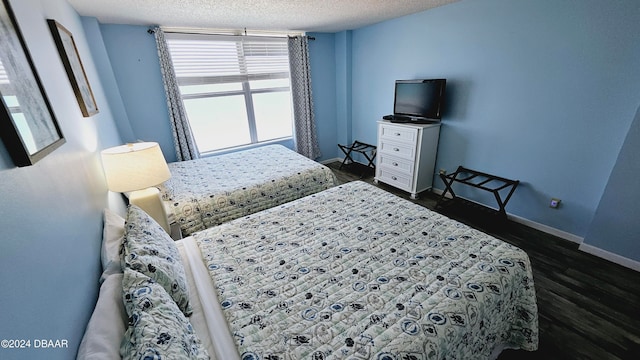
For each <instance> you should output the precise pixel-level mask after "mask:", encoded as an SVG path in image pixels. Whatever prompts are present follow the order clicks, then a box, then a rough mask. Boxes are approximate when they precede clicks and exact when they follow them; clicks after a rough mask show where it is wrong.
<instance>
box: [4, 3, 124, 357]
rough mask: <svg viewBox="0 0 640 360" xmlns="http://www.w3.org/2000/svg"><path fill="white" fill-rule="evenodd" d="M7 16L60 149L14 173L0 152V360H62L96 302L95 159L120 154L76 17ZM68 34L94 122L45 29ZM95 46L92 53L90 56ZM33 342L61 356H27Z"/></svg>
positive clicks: (98, 178)
mask: <svg viewBox="0 0 640 360" xmlns="http://www.w3.org/2000/svg"><path fill="white" fill-rule="evenodd" d="M11 5H12V8H13V10H14V12H15V14H16V17H17V19H18V23H19V26H20V28H21V30H22V34H23V35H24V38H25V40H26V43H27V46H28V47H29V50H30V52H31V57H32V60H33V62H34V64H35V67H36V69H37V71H38V74H39V76H40V79H41V80H42V84H43V86H44V88H45V91H46V94H47V96H48V98H49V101H50V102H51V105H52V108H53V111H54V113H55V115H56V118H57V120H58V122H59V124H60V127H61V129H62V132H63V134H64V136H65V138H66V143H65V144H64V145H63V146H62V147H60V148H59V149H57V150H55V151H54V152H53V153H51V154H50V155H48V156H47V157H45V158H44V159H43V160H41V161H39V162H38V163H36V164H35V165H33V166H29V167H24V168H16V167H15V166H14V165H13V163H12V162H11V159H10V157H9V155H8V152H7V149H6V148H5V147H4V145H3V144H2V143H1V142H0V228H1V229H2V231H1V235H0V339H25V340H27V339H30V340H31V341H32V343H31V344H32V348H30V349H13V350H12V349H0V358H2V359H44V358H46V359H72V358H75V354H76V350H77V348H78V346H79V344H80V339H81V337H82V334H83V332H84V328H85V326H86V324H87V322H88V320H89V316H90V314H91V312H92V311H93V307H94V305H95V301H96V297H97V294H98V277H99V274H100V271H99V268H100V243H101V239H102V209H103V208H105V207H107V206H108V205H113V206H115V207H118V206H120V208H122V206H123V204H122V201H121V200H120V199H118V198H115V199H111V198H109V197H108V196H107V189H106V185H105V180H104V175H103V173H102V166H101V163H100V157H99V151H100V150H101V149H103V148H105V147H109V146H114V145H118V144H120V142H121V140H120V135H119V134H118V132H117V129H116V126H115V124H114V121H113V115H112V113H111V111H110V108H109V105H108V102H107V100H106V97H105V93H104V91H103V87H102V83H101V81H100V77H99V76H98V73H97V71H96V66H95V64H94V62H93V59H92V56H91V53H90V51H89V46H88V43H90V42H91V43H93V42H96V41H97V42H101V39H100V38H99V37H98V38H93V37H89V36H86V35H85V33H84V31H83V24H82V22H81V19H80V17H79V16H78V14H77V13H76V12H75V11H74V10H73V9H72V8H71V6H69V5H68V4H67V2H66V1H64V0H20V1H17V0H13V1H11ZM48 18H52V19H55V20H57V21H58V22H59V23H61V24H62V25H64V26H65V27H66V28H67V29H69V30H70V31H71V33H72V34H73V37H74V39H75V42H76V46H77V48H78V51H79V53H80V58H81V59H82V62H83V64H84V68H85V71H86V73H87V76H88V79H89V82H90V84H91V87H92V89H93V92H94V95H95V98H96V102H97V105H98V108H99V109H100V112H99V113H98V114H96V115H94V116H92V117H89V118H84V117H82V114H81V113H80V109H79V107H78V102H77V101H76V98H75V96H74V93H73V90H72V89H71V85H70V83H69V79H68V78H67V74H66V72H65V70H64V67H63V66H62V62H61V61H60V57H59V54H58V51H57V49H56V47H55V45H54V43H53V39H52V37H51V33H50V31H49V28H48V26H47V23H46V19H48ZM97 45H99V44H96V46H97ZM34 339H51V340H67V341H68V346H69V347H68V348H63V349H35V348H34V347H33V346H34V343H33V340H34Z"/></svg>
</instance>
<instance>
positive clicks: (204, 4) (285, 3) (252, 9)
mask: <svg viewBox="0 0 640 360" xmlns="http://www.w3.org/2000/svg"><path fill="white" fill-rule="evenodd" d="M455 1H458V0H99V1H98V0H68V2H69V3H70V4H71V6H73V7H74V8H75V9H76V11H77V12H78V13H79V14H80V15H82V16H93V17H96V18H97V19H98V21H99V22H101V23H105V24H129V25H161V26H167V27H190V28H215V29H244V28H246V29H250V30H269V31H313V32H338V31H343V30H352V29H357V28H359V27H363V26H366V25H371V24H374V23H377V22H380V21H384V20H388V19H393V18H397V17H400V16H404V15H408V14H413V13H417V12H420V11H424V10H427V9H430V8H433V7H436V6H440V5H444V4H448V3H452V2H455Z"/></svg>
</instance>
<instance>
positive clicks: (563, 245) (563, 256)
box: [328, 162, 640, 360]
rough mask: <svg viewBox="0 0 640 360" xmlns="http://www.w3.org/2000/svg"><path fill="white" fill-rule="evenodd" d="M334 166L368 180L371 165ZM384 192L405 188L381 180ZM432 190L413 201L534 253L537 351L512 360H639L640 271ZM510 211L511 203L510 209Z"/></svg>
mask: <svg viewBox="0 0 640 360" xmlns="http://www.w3.org/2000/svg"><path fill="white" fill-rule="evenodd" d="M353 165H354V166H349V167H344V168H343V170H338V168H339V166H340V163H339V162H335V163H331V164H328V166H329V167H330V168H331V169H332V170H334V173H335V174H336V177H337V178H338V180H339V181H340V182H341V183H344V182H348V181H353V180H363V181H366V182H368V183H373V171H372V170H370V169H366V168H365V167H364V166H360V164H353ZM377 186H378V187H380V188H383V189H385V190H387V191H389V192H392V193H394V194H396V195H399V196H400V197H403V198H405V199H409V196H408V195H409V194H408V193H405V192H402V191H399V190H397V189H395V188H393V187H391V186H388V185H385V184H378V185H377ZM437 199H438V195H436V194H434V193H431V192H429V191H427V192H424V193H422V194H420V199H418V200H415V201H414V200H412V201H414V202H416V203H418V204H420V205H423V206H425V207H426V208H429V209H431V210H435V211H438V212H441V213H443V214H445V215H447V216H449V217H451V218H454V219H456V220H458V221H461V222H464V223H466V224H468V225H471V226H473V227H475V228H477V229H479V230H482V231H484V232H486V233H488V234H491V235H493V236H495V237H497V238H499V239H501V240H504V241H506V242H509V243H511V244H513V245H516V246H518V247H520V248H521V249H523V250H525V251H526V252H527V254H528V255H529V258H530V259H531V264H532V267H533V277H534V282H535V287H536V296H537V300H538V312H539V314H538V320H539V328H540V342H539V348H538V351H535V352H526V351H522V350H506V351H504V352H503V353H502V354H501V355H500V357H499V358H498V359H499V360H511V359H594V360H595V359H598V360H602V359H640V272H636V271H633V270H631V269H628V268H625V267H623V266H620V265H617V264H614V263H611V262H609V261H607V260H604V259H601V258H599V257H596V256H593V255H590V254H587V253H585V252H582V251H580V250H578V244H575V243H573V242H570V241H567V240H564V239H560V238H558V237H555V236H552V235H549V234H546V233H544V232H541V231H538V230H535V229H532V228H529V227H527V226H524V225H522V224H519V223H515V222H511V221H508V220H497V219H495V218H494V217H492V216H491V215H488V212H487V209H483V208H480V207H478V206H468V205H469V204H462V205H461V206H452V207H447V208H446V209H436V204H437ZM507 210H508V209H507Z"/></svg>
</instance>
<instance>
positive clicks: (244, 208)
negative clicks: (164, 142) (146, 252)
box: [160, 145, 335, 236]
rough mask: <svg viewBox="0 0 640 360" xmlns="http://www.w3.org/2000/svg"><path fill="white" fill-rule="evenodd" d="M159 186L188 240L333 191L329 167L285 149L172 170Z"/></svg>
mask: <svg viewBox="0 0 640 360" xmlns="http://www.w3.org/2000/svg"><path fill="white" fill-rule="evenodd" d="M169 169H170V170H171V179H169V180H168V181H166V182H165V183H164V184H162V185H161V186H160V191H161V193H162V198H163V200H165V201H168V202H169V204H170V208H171V209H172V210H173V214H174V216H175V219H176V221H177V222H178V223H179V224H180V227H181V229H182V234H183V235H185V236H186V235H189V234H191V233H193V232H195V231H199V230H203V229H206V228H209V227H212V226H215V225H219V224H222V223H224V222H227V221H229V220H232V219H236V218H239V217H241V216H244V215H248V214H252V213H254V212H257V211H260V210H264V209H268V208H270V207H274V206H277V205H280V204H284V203H285V202H288V201H291V200H295V199H299V198H301V197H304V196H307V195H310V194H313V193H316V192H318V191H322V190H325V189H328V188H330V187H332V186H334V185H335V176H334V174H333V172H331V170H330V169H329V168H327V167H326V166H324V165H322V164H320V163H317V162H315V161H313V160H310V159H308V158H306V157H304V156H302V155H300V154H298V153H296V152H294V151H292V150H289V149H287V148H286V147H284V146H281V145H269V146H263V147H260V148H255V149H250V150H246V151H240V152H236V153H230V154H224V155H219V156H214V157H208V158H201V159H197V160H191V161H181V162H175V163H170V164H169Z"/></svg>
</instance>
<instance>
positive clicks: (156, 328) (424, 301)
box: [78, 181, 538, 360]
mask: <svg viewBox="0 0 640 360" xmlns="http://www.w3.org/2000/svg"><path fill="white" fill-rule="evenodd" d="M108 215H109V216H108ZM118 249H119V250H118ZM102 251H103V252H102V254H101V257H102V264H103V275H102V277H101V280H102V284H101V287H100V296H99V298H98V302H97V304H96V308H95V311H94V313H93V314H92V317H91V320H90V321H89V324H88V325H87V330H86V332H85V335H84V337H83V340H82V343H81V345H80V348H79V350H78V359H87V358H100V359H102V358H120V357H121V358H123V359H139V358H154V359H214V360H216V359H217V360H234V359H243V360H267V359H378V360H392V359H397V360H400V359H495V358H497V356H498V355H499V354H500V352H501V351H502V350H503V349H505V348H515V349H523V350H528V351H535V350H536V349H537V346H538V310H537V305H536V294H535V290H534V283H533V277H532V271H531V264H530V262H529V258H528V256H527V254H526V253H525V252H524V251H522V250H521V249H519V248H517V247H515V246H512V245H510V244H508V243H506V242H503V241H501V240H498V239H496V238H494V237H491V236H489V235H487V234H485V233H483V232H480V231H478V230H475V229H473V228H471V227H469V226H466V225H464V224H461V223H459V222H456V221H453V220H451V219H449V218H447V217H445V216H442V215H440V214H438V213H435V212H433V211H430V210H428V209H426V208H424V207H422V206H419V205H417V204H414V203H412V202H410V201H408V200H404V199H401V198H399V197H397V196H395V195H393V194H391V193H388V192H386V191H384V190H382V189H380V188H377V187H375V186H373V185H370V184H367V183H364V182H360V181H356V182H351V183H347V184H343V185H338V186H335V187H333V188H330V189H327V190H324V191H321V192H318V193H315V194H312V195H309V196H306V197H303V198H301V199H298V200H294V201H292V202H289V203H286V204H282V205H279V206H276V207H274V208H270V209H267V210H264V211H260V212H257V213H254V214H251V215H247V216H244V217H241V218H238V219H235V220H231V221H229V222H226V223H224V224H222V225H219V226H215V227H212V228H209V229H206V230H203V231H199V232H196V233H194V234H193V235H191V236H188V237H186V238H183V239H181V240H178V241H174V240H173V239H172V238H171V237H170V236H169V234H167V232H166V231H165V230H164V229H163V228H162V227H161V226H160V225H158V223H157V222H155V220H153V218H151V217H150V216H149V215H147V214H146V213H145V212H144V211H142V210H141V209H140V208H138V207H136V206H134V205H131V206H129V208H128V211H127V215H126V219H123V218H119V217H117V216H115V215H113V214H111V215H110V214H109V212H106V211H105V227H104V236H103V249H102Z"/></svg>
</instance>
